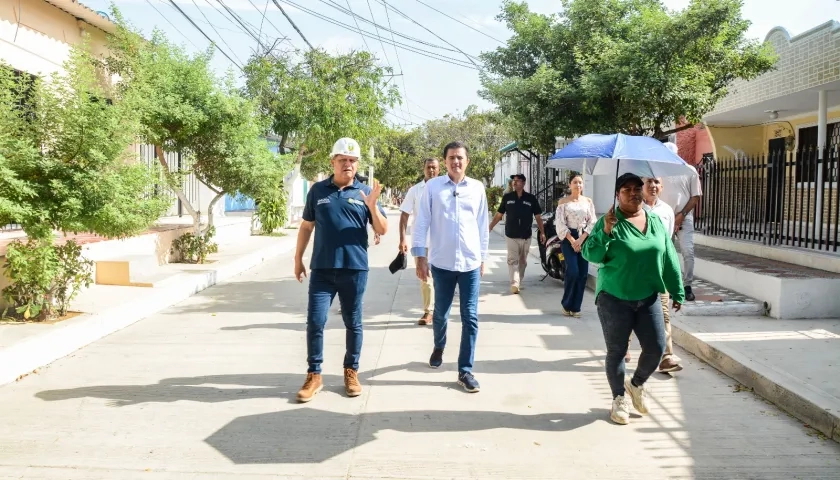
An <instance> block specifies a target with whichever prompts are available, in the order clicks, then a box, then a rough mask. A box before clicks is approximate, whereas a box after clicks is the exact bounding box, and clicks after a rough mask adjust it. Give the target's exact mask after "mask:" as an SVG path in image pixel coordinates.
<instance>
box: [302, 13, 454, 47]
mask: <svg viewBox="0 0 840 480" xmlns="http://www.w3.org/2000/svg"><path fill="white" fill-rule="evenodd" d="M319 1H320V2H321V3H323V4H325V5H327V6H329V7H332V8H334V9H336V10H338V11H339V12H341V13H344V14H346V15H350V16H351V17H353V18H354V19H356V18H358V19H359V20H361V21H363V22H365V23H368V24H370V25H373V26H374V27H377V28H378V29H381V30H385V31H386V32H390V33H391V35H392V36H393V35H396V36H398V37H400V38H404V39H406V40H408V41H411V42H416V43H419V44H421V45H426V46H427V47H432V48H437V49H440V50H446V51H448V52H456V53H463V52H461V51H460V50H458V49H455V48H447V47H444V46H441V45H438V44H436V43H431V42H427V41H425V40H423V39H420V38H417V37H411V36H408V35H406V34H404V33H402V32H398V31H396V30H394V29H393V28H385V27H384V26H383V25H379V24H378V23H376V22H372V21H370V20H368V19H367V18H365V17H362V16H359V15H356V14H355V13H353V12H352V11H350V10H347V9H346V8H344V7H342V6H341V5H339V4H338V3H336V2H335V1H334V0H319ZM286 3H288V4H290V5H293V6H295V7H298V8H302V7H300V6H298V5H296V4H294V3H292V2H290V1H286ZM380 3H381V2H380ZM385 7H386V8H387V7H388V6H387V5H385ZM305 11H306V12H307V13H309V14H311V15H315V16H320V17H325V16H326V15H323V14H321V13H317V12H314V11H313V10H309V9H305ZM327 18H330V19H331V20H335V19H333V18H332V17H327ZM342 25H346V24H342ZM356 28H357V29H359V27H356ZM367 33H368V34H370V35H373V34H371V33H370V32H367ZM377 35H378V33H377ZM373 38H378V37H376V36H373ZM397 43H399V42H397ZM416 48H419V47H416Z"/></svg>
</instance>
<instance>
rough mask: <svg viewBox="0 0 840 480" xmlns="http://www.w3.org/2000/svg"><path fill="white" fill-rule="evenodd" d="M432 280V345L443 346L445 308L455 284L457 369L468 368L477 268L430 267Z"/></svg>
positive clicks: (475, 319)
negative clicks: (458, 318) (458, 339)
mask: <svg viewBox="0 0 840 480" xmlns="http://www.w3.org/2000/svg"><path fill="white" fill-rule="evenodd" d="M431 270H432V279H434V282H435V313H434V314H433V315H432V326H433V327H434V331H435V348H440V349H443V348H445V347H446V327H447V324H448V323H449V311H450V310H451V309H452V300H453V299H454V298H455V286H456V285H457V286H458V292H459V294H460V301H461V351H460V353H459V354H458V373H459V374H460V373H466V372H471V371H472V367H473V359H474V358H475V341H476V339H477V338H478V291H479V285H480V283H481V268H480V267H479V268H476V269H475V270H473V271H471V272H453V271H451V270H444V269H442V268H437V267H435V266H434V265H433V266H432V267H431Z"/></svg>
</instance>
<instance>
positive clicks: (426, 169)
mask: <svg viewBox="0 0 840 480" xmlns="http://www.w3.org/2000/svg"><path fill="white" fill-rule="evenodd" d="M439 174H440V162H439V161H438V159H436V158H427V159H425V160H423V180H421V181H419V182H417V183H416V184H415V185H414V186H412V187H411V188H410V189H409V190H408V193H406V194H405V200H404V201H403V202H402V205H401V206H400V211H401V212H402V213H401V214H400V252H402V253H404V254H408V242H407V241H406V239H405V235H406V230H407V227H408V220H409V217H411V218H412V226H413V225H414V224H416V223H417V210H418V208H417V205H419V203H420V199H421V198H423V190H424V189H425V187H426V182H428V181H429V180H430V179H432V178H435V177H437V176H438V175H439ZM412 233H413V232H412ZM427 237H428V235H427ZM426 245H427V246H428V245H429V242H428V239H427V240H426ZM428 254H429V249H428V247H427V248H426V256H427V257H428ZM431 280H432V279H431V278H427V279H426V280H420V293H421V294H422V295H423V316H422V317H420V320H419V321H418V322H417V324H418V325H431V324H432V311H431V310H430V309H429V307H430V306H431V303H432V281H431Z"/></svg>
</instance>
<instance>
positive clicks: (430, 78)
mask: <svg viewBox="0 0 840 480" xmlns="http://www.w3.org/2000/svg"><path fill="white" fill-rule="evenodd" d="M112 1H113V0H82V3H84V4H85V5H87V6H88V7H90V8H93V9H94V10H102V11H108V9H109V7H110V5H111V3H112ZM175 1H176V3H177V4H178V6H179V7H180V8H181V9H183V10H184V12H185V13H186V14H187V15H189V16H190V17H191V18H192V19H193V20H195V22H196V23H197V25H198V26H199V27H200V28H201V29H202V30H204V32H205V33H206V34H208V35H209V36H210V37H211V38H213V39H214V40H215V41H216V43H217V44H218V45H219V46H220V47H221V48H222V49H224V50H225V51H226V52H227V53H228V54H229V55H231V57H232V58H233V59H234V60H236V61H237V62H240V61H241V63H244V62H245V61H246V60H247V58H248V56H249V55H250V53H251V52H252V51H253V50H254V48H255V47H256V46H257V42H256V40H255V39H254V38H253V37H251V36H249V35H248V34H246V33H245V32H244V31H243V29H242V27H240V26H239V25H238V24H237V23H235V20H234V19H232V18H231V16H230V15H229V14H228V13H227V12H226V11H225V10H224V9H223V8H222V6H221V5H220V3H219V1H218V0H175ZM278 1H279V3H280V4H281V5H282V6H283V8H284V9H285V10H286V13H288V14H289V16H290V17H291V18H292V20H293V21H294V22H295V24H297V26H298V28H300V30H301V31H302V33H303V34H304V35H305V36H306V38H307V40H309V42H310V43H311V44H313V45H315V46H321V47H324V48H326V49H327V50H328V51H331V52H337V51H347V50H349V49H365V50H368V49H369V50H371V51H373V52H374V54H375V55H376V56H377V58H379V59H380V63H381V64H382V65H391V66H392V67H393V69H394V73H402V74H403V76H401V77H394V78H393V81H394V82H396V84H397V86H398V87H399V89H400V92H401V94H402V95H403V105H401V106H398V107H396V108H394V109H393V110H392V113H391V114H390V115H389V120H391V121H392V122H393V123H395V124H401V125H406V126H410V125H411V124H417V123H422V122H423V120H425V119H429V118H434V117H440V116H442V115H444V114H446V113H453V112H455V111H462V110H464V109H465V108H466V107H467V106H469V105H471V104H476V105H479V107H481V108H491V107H492V105H490V104H489V103H487V102H485V101H484V100H482V99H481V98H480V97H479V96H478V93H477V92H478V90H479V89H480V88H481V84H480V81H479V75H478V72H477V71H476V70H474V69H469V68H464V67H462V66H458V65H453V64H450V63H446V62H444V61H441V60H437V59H432V58H427V57H424V56H422V55H420V54H418V53H415V52H411V51H408V50H405V49H402V48H398V50H397V51H395V50H394V47H393V46H391V45H387V44H385V45H383V44H381V43H380V42H379V40H377V39H375V38H366V39H364V40H363V38H362V36H361V35H360V34H359V33H354V32H352V31H350V30H347V29H345V28H342V27H340V26H336V25H332V24H330V23H328V22H326V21H325V20H322V19H319V18H317V17H315V16H313V15H312V14H310V13H307V12H305V11H303V10H300V9H298V8H295V7H293V6H290V5H289V4H288V3H287V1H291V2H292V3H294V4H297V5H299V6H302V7H304V8H306V9H309V10H312V11H314V12H317V13H320V14H321V15H324V16H328V17H330V18H332V19H335V20H337V21H339V22H342V23H345V24H348V25H351V26H355V25H356V24H355V21H354V18H353V17H351V16H350V15H349V14H348V13H346V12H342V11H340V10H338V9H336V8H335V5H338V6H340V7H343V8H344V9H347V8H348V3H349V7H350V9H351V10H352V11H353V13H355V14H357V15H359V16H362V17H364V18H366V19H368V20H370V19H371V16H373V19H374V20H375V23H377V24H379V25H384V26H387V25H388V17H390V22H391V25H392V28H393V30H394V31H396V32H398V33H401V34H403V35H406V36H410V37H414V38H416V39H420V40H422V41H425V42H428V43H431V44H434V45H437V46H440V47H444V48H447V49H450V50H448V51H447V50H442V49H439V48H436V47H432V46H422V45H418V44H416V43H414V42H412V41H407V40H404V39H401V38H400V37H399V36H397V37H395V38H396V40H397V41H400V42H404V43H408V44H411V45H413V46H415V47H420V48H422V49H424V50H427V51H434V52H437V53H440V54H443V55H445V56H447V57H451V58H453V59H458V60H460V61H463V62H466V61H467V58H466V57H465V55H463V54H462V53H460V52H459V51H457V50H462V51H463V52H464V53H466V54H468V55H474V56H477V55H478V54H480V53H481V52H483V51H488V50H492V49H495V48H496V47H498V46H500V43H499V42H498V41H497V40H501V41H504V40H505V39H507V38H508V37H509V36H510V32H509V31H508V30H507V29H506V28H505V27H504V26H503V25H502V24H500V23H498V22H496V21H495V18H494V17H495V16H496V14H497V13H498V12H499V9H500V5H501V1H495V0H457V1H456V0H387V3H388V5H389V8H388V12H387V16H386V9H385V7H384V6H383V4H382V2H381V0H278ZM421 2H422V3H421ZM688 2H689V0H664V3H665V5H666V6H667V7H668V8H671V9H681V8H684V7H685V6H686V5H687V4H688ZM114 3H116V5H117V6H118V7H119V8H120V10H121V11H122V12H123V14H124V15H125V16H126V18H128V19H129V20H130V21H131V22H132V23H133V24H134V25H135V26H136V27H138V28H140V29H141V30H142V31H144V32H150V31H151V30H152V29H153V28H155V27H157V28H159V29H160V30H163V31H164V32H166V34H167V35H168V36H169V38H170V39H172V40H173V41H175V42H176V43H180V44H183V45H184V46H185V47H186V49H187V50H188V51H197V50H198V49H202V50H203V49H205V48H207V46H208V45H209V43H210V42H209V41H208V40H207V39H206V38H205V37H204V36H202V34H201V33H200V32H199V31H198V30H196V29H195V27H193V26H192V25H190V23H189V22H188V21H187V20H186V19H185V18H184V17H183V16H181V14H180V13H178V11H177V10H176V9H175V8H173V7H172V5H171V4H170V3H169V0H116V1H115V2H114ZM222 3H224V5H226V6H227V7H229V8H230V9H231V10H232V11H234V12H235V13H236V14H237V15H238V16H239V17H240V18H241V19H242V20H243V21H244V22H245V23H246V25H248V26H249V28H253V30H255V31H257V32H258V33H259V32H261V35H262V38H263V39H264V40H263V42H264V43H265V44H270V43H272V42H273V41H274V40H275V39H277V38H282V37H286V38H287V40H285V41H283V46H284V47H289V46H290V45H293V46H294V47H296V48H301V49H302V48H306V45H305V44H304V42H303V40H302V39H301V37H300V36H299V35H298V33H297V32H295V31H294V29H293V28H292V26H291V25H290V24H289V22H288V21H287V20H286V18H285V17H284V16H283V15H282V13H281V12H280V10H279V9H278V8H277V7H276V6H275V5H274V3H273V0H222ZM424 4H425V5H424ZM528 4H529V6H530V7H531V9H532V10H534V11H537V12H541V13H554V12H556V11H558V10H559V9H560V1H559V0H531V1H529V2H528ZM390 6H392V7H394V8H396V9H398V10H399V11H401V12H403V13H404V14H405V15H406V16H407V17H410V19H411V20H413V22H412V21H411V20H408V19H406V18H404V17H402V16H400V15H399V14H398V13H397V12H395V11H394V10H393V9H392V8H390ZM430 7H433V8H435V9H437V10H440V11H441V12H445V13H446V14H447V15H449V16H451V17H454V18H456V19H458V20H460V21H461V22H464V23H466V24H468V25H470V26H471V27H473V28H474V29H475V30H473V29H470V28H468V27H466V26H464V25H462V24H460V23H458V22H456V21H455V20H452V19H450V18H447V17H446V16H444V15H442V14H441V13H438V12H436V11H435V10H433V9H432V8H430ZM222 12H224V15H223V13H222ZM263 12H265V20H264V19H263ZM832 12H833V15H831V13H832ZM744 16H745V17H746V18H747V19H749V20H750V21H752V22H753V25H752V27H751V29H750V32H749V35H750V36H751V37H754V38H758V39H760V40H763V39H764V37H765V35H766V34H767V33H768V32H769V31H770V29H771V28H773V27H775V26H783V27H785V28H786V29H787V30H788V31H789V32H790V34H791V35H797V34H799V33H802V32H804V31H806V30H808V29H810V28H813V27H815V26H817V25H819V24H822V23H824V22H826V21H828V20H831V19H838V18H840V3H838V2H837V1H836V0H797V1H796V2H790V1H788V0H784V1H782V0H745V1H744ZM414 22H416V23H414ZM211 24H212V26H211ZM418 24H419V25H418ZM359 25H360V26H361V28H362V29H363V30H368V31H370V32H371V33H372V34H375V33H376V31H375V27H374V26H373V25H371V24H368V23H365V22H364V21H362V20H359ZM214 27H215V30H214ZM423 27H425V29H424V28H423ZM427 29H428V30H427ZM429 30H431V32H433V33H431V32H429ZM379 33H380V35H381V36H382V37H384V38H385V39H390V38H391V34H390V33H388V32H384V31H381V30H380V31H379ZM435 34H436V35H437V37H441V38H443V39H445V40H446V42H448V43H449V44H451V46H450V45H447V44H446V43H445V42H444V41H443V40H441V39H440V38H437V37H436V36H435ZM220 37H221V39H220ZM491 37H492V38H491ZM222 40H223V41H222ZM365 42H366V43H365ZM453 46H454V48H453ZM213 67H214V68H215V69H216V70H217V71H218V72H219V74H220V75H221V74H223V73H224V72H225V71H226V70H227V69H229V68H234V70H235V72H237V73H238V70H237V69H236V67H234V66H233V64H232V63H231V62H230V61H229V60H228V59H226V58H225V57H224V56H223V55H221V54H219V53H218V52H217V53H216V55H215V58H214V61H213Z"/></svg>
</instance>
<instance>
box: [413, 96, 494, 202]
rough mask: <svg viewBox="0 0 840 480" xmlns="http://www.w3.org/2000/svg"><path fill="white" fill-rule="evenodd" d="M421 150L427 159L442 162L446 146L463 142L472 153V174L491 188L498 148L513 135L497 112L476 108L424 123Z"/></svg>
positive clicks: (473, 106) (468, 108)
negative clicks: (430, 158)
mask: <svg viewBox="0 0 840 480" xmlns="http://www.w3.org/2000/svg"><path fill="white" fill-rule="evenodd" d="M421 132H422V133H421V139H420V144H421V147H420V151H421V152H422V153H423V155H425V156H432V157H436V158H440V159H441V163H442V165H441V166H442V167H443V168H445V165H444V164H443V158H441V157H442V156H443V147H444V146H446V144H447V143H449V142H452V141H456V140H460V141H462V142H464V143H466V145H467V147H468V148H469V151H470V167H469V175H470V176H471V177H475V178H478V179H480V180H482V181H483V182H484V183H485V185H489V184H490V182H492V180H493V173H494V171H495V167H496V163H498V161H499V157H500V155H499V149H500V148H502V147H503V146H504V145H506V144H507V143H510V136H509V134H508V133H507V129H506V128H505V126H504V125H503V123H502V121H501V116H500V115H499V114H498V113H497V112H495V111H488V112H482V111H479V110H478V107H476V106H475V105H470V106H469V107H467V109H466V110H464V111H463V112H460V113H455V114H452V115H445V116H444V117H443V118H441V119H434V120H430V121H427V122H425V123H424V124H423V125H422V127H421Z"/></svg>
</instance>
